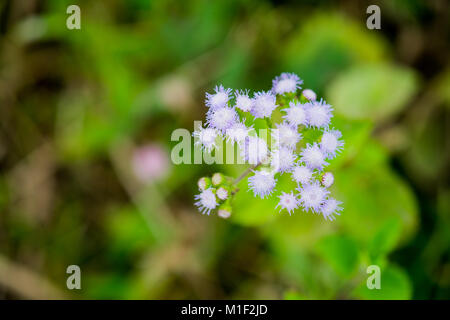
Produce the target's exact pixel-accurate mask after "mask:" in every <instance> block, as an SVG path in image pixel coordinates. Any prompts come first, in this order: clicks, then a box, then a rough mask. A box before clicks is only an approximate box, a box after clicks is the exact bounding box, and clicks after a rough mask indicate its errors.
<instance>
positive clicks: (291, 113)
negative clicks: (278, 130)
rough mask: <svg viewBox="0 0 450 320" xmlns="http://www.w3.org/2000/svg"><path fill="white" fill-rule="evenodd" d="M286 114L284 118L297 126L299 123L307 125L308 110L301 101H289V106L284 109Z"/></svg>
mask: <svg viewBox="0 0 450 320" xmlns="http://www.w3.org/2000/svg"><path fill="white" fill-rule="evenodd" d="M283 111H285V112H286V114H285V115H284V116H283V119H284V120H286V121H287V122H288V123H289V124H290V125H292V126H295V127H297V126H298V125H301V124H303V125H306V124H308V122H307V121H306V111H305V109H304V108H303V105H302V104H300V103H295V102H292V101H291V102H289V108H286V109H283Z"/></svg>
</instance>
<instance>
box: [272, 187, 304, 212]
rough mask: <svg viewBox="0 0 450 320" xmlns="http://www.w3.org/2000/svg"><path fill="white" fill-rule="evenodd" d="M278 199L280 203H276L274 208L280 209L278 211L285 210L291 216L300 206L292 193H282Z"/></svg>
mask: <svg viewBox="0 0 450 320" xmlns="http://www.w3.org/2000/svg"><path fill="white" fill-rule="evenodd" d="M278 197H279V198H280V201H279V202H278V204H277V206H276V207H275V208H277V207H280V211H281V210H283V209H286V210H287V212H288V213H289V215H291V213H292V211H294V210H295V209H297V208H298V206H299V204H300V203H299V201H298V199H297V198H296V196H294V194H293V193H292V192H291V193H286V192H283V193H282V194H281V195H279V196H278Z"/></svg>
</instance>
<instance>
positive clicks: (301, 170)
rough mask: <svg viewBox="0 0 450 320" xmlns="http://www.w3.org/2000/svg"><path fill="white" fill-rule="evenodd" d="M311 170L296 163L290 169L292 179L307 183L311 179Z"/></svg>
mask: <svg viewBox="0 0 450 320" xmlns="http://www.w3.org/2000/svg"><path fill="white" fill-rule="evenodd" d="M312 175H313V171H312V170H311V169H309V168H308V167H306V166H303V165H296V166H295V167H294V169H293V170H292V179H293V180H294V181H295V182H297V183H300V184H305V183H308V182H309V181H310V180H311V177H312Z"/></svg>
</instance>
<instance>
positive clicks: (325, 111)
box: [304, 100, 333, 128]
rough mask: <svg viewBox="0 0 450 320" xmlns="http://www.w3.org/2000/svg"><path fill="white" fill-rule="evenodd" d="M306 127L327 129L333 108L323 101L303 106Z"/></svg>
mask: <svg viewBox="0 0 450 320" xmlns="http://www.w3.org/2000/svg"><path fill="white" fill-rule="evenodd" d="M304 106H305V110H306V118H307V120H308V126H310V127H316V128H325V127H328V125H329V124H330V121H331V117H333V114H332V111H333V108H332V107H331V106H330V105H329V104H327V103H326V102H325V101H323V100H321V101H312V102H307V103H305V104H304Z"/></svg>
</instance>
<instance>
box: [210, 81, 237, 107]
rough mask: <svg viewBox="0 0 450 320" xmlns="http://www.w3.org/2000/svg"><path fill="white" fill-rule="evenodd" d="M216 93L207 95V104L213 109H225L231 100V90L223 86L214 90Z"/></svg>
mask: <svg viewBox="0 0 450 320" xmlns="http://www.w3.org/2000/svg"><path fill="white" fill-rule="evenodd" d="M214 91H215V93H213V94H210V93H206V101H205V104H206V105H207V106H208V107H209V108H211V109H217V108H222V107H225V106H226V105H227V104H228V100H229V99H230V93H231V89H225V88H224V87H223V86H222V85H219V86H216V87H215V88H214Z"/></svg>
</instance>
